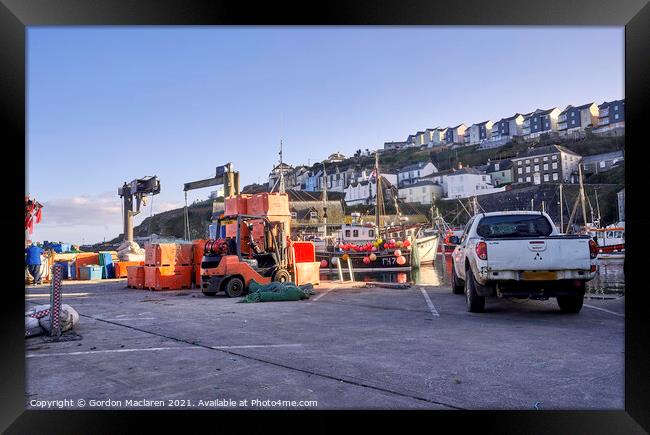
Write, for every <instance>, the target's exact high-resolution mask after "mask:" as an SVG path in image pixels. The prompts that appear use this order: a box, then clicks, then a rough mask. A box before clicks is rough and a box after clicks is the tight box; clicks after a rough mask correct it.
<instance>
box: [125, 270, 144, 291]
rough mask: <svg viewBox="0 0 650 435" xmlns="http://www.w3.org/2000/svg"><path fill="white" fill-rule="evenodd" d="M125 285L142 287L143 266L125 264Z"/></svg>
mask: <svg viewBox="0 0 650 435" xmlns="http://www.w3.org/2000/svg"><path fill="white" fill-rule="evenodd" d="M126 286H127V287H131V288H144V266H127V268H126Z"/></svg>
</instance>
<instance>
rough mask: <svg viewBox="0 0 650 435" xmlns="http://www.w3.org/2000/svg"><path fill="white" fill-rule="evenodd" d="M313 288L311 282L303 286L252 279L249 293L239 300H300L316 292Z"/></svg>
mask: <svg viewBox="0 0 650 435" xmlns="http://www.w3.org/2000/svg"><path fill="white" fill-rule="evenodd" d="M313 288H314V286H313V285H311V284H304V285H301V286H297V285H295V284H294V283H292V282H272V283H270V284H259V283H258V282H256V281H253V280H251V281H250V283H249V284H248V289H249V292H248V294H247V295H246V296H244V297H243V298H241V299H240V300H239V302H243V303H251V302H279V301H299V300H301V299H309V296H311V295H313V294H315V293H314V291H313Z"/></svg>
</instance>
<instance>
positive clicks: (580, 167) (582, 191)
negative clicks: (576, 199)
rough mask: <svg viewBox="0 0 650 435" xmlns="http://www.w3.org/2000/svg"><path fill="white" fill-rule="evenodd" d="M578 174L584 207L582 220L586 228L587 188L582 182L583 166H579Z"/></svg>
mask: <svg viewBox="0 0 650 435" xmlns="http://www.w3.org/2000/svg"><path fill="white" fill-rule="evenodd" d="M578 173H579V175H580V203H581V205H582V219H583V222H584V223H585V227H586V226H587V208H586V204H585V186H584V183H583V181H582V166H581V165H578Z"/></svg>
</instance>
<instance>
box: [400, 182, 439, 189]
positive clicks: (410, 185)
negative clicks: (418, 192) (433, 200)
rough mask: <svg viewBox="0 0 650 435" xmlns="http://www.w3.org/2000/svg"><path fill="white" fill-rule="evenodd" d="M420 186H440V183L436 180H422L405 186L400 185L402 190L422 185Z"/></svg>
mask: <svg viewBox="0 0 650 435" xmlns="http://www.w3.org/2000/svg"><path fill="white" fill-rule="evenodd" d="M420 186H440V184H438V183H436V182H434V181H433V180H420V181H418V182H417V183H413V184H407V185H405V186H402V187H400V190H402V189H409V188H411V187H420Z"/></svg>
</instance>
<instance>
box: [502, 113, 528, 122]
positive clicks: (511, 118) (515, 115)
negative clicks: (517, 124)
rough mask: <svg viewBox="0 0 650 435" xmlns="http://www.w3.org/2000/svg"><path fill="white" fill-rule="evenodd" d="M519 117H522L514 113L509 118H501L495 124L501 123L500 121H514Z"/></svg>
mask: <svg viewBox="0 0 650 435" xmlns="http://www.w3.org/2000/svg"><path fill="white" fill-rule="evenodd" d="M519 116H523V115H522V114H521V113H515V114H514V115H512V116H509V117H508V118H501V119H499V120H498V121H497V122H501V121H512V120H513V119H515V118H517V117H519Z"/></svg>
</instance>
